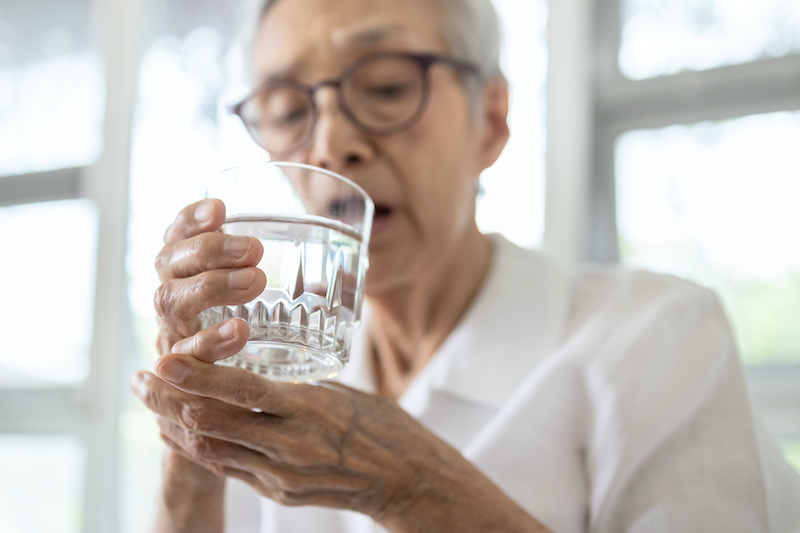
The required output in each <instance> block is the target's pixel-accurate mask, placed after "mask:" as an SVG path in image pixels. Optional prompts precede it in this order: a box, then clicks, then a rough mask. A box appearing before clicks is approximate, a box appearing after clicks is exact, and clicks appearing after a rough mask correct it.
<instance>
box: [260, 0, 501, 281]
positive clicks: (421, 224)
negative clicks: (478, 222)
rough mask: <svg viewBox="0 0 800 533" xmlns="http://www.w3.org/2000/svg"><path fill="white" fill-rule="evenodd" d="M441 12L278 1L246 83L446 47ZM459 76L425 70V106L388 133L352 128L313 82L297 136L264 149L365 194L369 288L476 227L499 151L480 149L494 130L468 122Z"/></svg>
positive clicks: (419, 5)
mask: <svg viewBox="0 0 800 533" xmlns="http://www.w3.org/2000/svg"><path fill="white" fill-rule="evenodd" d="M440 10H441V8H440V7H438V2H437V1H435V0H433V1H432V0H406V1H397V0H337V1H336V2H331V1H330V0H279V1H278V2H277V3H276V4H275V5H274V7H272V8H271V9H270V11H269V12H268V14H267V15H266V17H265V19H264V20H263V21H262V23H261V25H260V27H259V32H258V35H257V38H256V41H255V47H254V52H253V69H254V73H255V79H256V80H257V82H258V83H262V82H264V81H266V80H292V81H296V82H300V83H303V84H307V85H314V84H316V83H318V82H320V81H323V80H330V79H334V78H337V77H338V76H339V75H340V74H341V73H342V71H343V69H345V68H346V67H347V66H348V65H350V64H352V63H353V62H354V61H356V60H358V59H360V58H363V57H365V56H368V55H370V54H374V53H378V52H389V51H391V52H395V51H400V52H414V53H436V54H449V50H447V49H446V44H445V41H444V39H443V31H442V28H441V17H440ZM459 76H460V73H459V72H458V71H457V70H456V69H455V68H453V67H452V66H448V65H444V64H437V65H434V66H433V67H431V69H430V81H431V85H430V98H429V101H428V104H427V107H426V108H425V111H424V113H423V114H422V115H421V117H420V119H419V120H418V121H417V122H416V123H415V124H414V125H413V126H411V127H410V128H408V129H406V130H404V131H401V132H399V133H392V134H388V135H386V134H384V135H377V134H370V133H366V132H364V131H363V130H361V129H359V128H358V127H357V126H356V125H354V124H353V123H352V122H351V121H350V120H349V119H348V118H347V117H346V116H345V115H344V114H343V113H342V110H341V108H340V107H339V104H338V101H337V97H336V91H335V89H334V88H332V87H323V88H321V89H319V90H318V91H317V92H316V95H315V103H316V106H317V108H318V113H319V115H318V119H317V122H316V125H315V126H314V130H313V131H312V133H311V135H310V136H309V138H308V139H307V140H306V142H304V143H303V144H301V145H300V146H299V147H298V148H295V149H293V150H292V151H291V152H287V153H280V154H276V153H273V154H272V156H273V158H276V159H286V160H292V161H299V162H304V163H308V164H312V165H316V166H321V167H324V168H328V169H330V170H332V171H334V172H338V173H341V174H343V175H344V176H347V177H349V178H350V179H352V180H353V181H355V182H357V183H358V184H359V185H361V186H362V187H364V189H365V190H366V191H367V192H368V193H369V194H370V196H371V197H372V198H373V200H374V201H375V204H376V216H375V219H374V224H373V233H372V242H371V243H370V271H369V275H368V279H367V292H368V294H377V293H380V292H381V291H384V290H387V289H391V288H396V287H398V286H401V285H402V284H405V283H409V282H413V280H415V279H418V278H419V277H420V276H424V275H425V274H426V272H428V271H430V269H432V268H435V267H436V262H437V258H439V257H443V256H446V255H447V253H448V251H452V250H453V249H454V247H457V246H459V243H462V242H466V241H465V237H466V235H467V233H469V232H475V231H477V230H476V229H475V225H474V205H475V183H476V178H477V176H478V175H479V173H480V172H481V171H482V170H483V169H484V168H485V167H487V166H489V165H490V164H492V163H493V162H494V160H495V158H496V157H497V153H494V152H499V150H494V151H493V150H492V149H489V148H487V145H489V144H492V141H493V139H492V138H490V137H491V136H492V135H495V136H496V134H497V133H496V131H493V130H492V127H491V126H489V125H487V124H486V123H487V120H486V119H485V118H484V117H483V116H480V117H476V115H475V113H474V112H473V111H472V109H471V106H470V102H469V99H468V95H467V93H466V91H465V88H464V86H463V83H462V81H461V80H460V78H459ZM502 123H503V126H505V116H503V117H502ZM494 129H495V130H496V129H497V128H496V127H495V128H494ZM502 141H503V143H504V141H505V139H504V138H503V139H502ZM494 144H497V142H496V140H495V142H494Z"/></svg>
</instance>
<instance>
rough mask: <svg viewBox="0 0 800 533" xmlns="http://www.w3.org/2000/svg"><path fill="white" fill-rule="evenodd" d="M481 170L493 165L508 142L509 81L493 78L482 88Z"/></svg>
mask: <svg viewBox="0 0 800 533" xmlns="http://www.w3.org/2000/svg"><path fill="white" fill-rule="evenodd" d="M481 91H482V94H481V104H482V106H483V107H482V108H481V116H480V120H482V121H483V139H482V141H481V158H480V163H481V170H485V169H487V168H489V167H490V166H492V165H493V164H494V163H495V161H497V158H498V157H500V153H501V152H502V151H503V148H505V146H506V143H507V142H508V136H509V130H508V83H506V82H505V81H504V80H491V81H489V82H487V83H486V84H485V85H484V86H483V88H482V89H481Z"/></svg>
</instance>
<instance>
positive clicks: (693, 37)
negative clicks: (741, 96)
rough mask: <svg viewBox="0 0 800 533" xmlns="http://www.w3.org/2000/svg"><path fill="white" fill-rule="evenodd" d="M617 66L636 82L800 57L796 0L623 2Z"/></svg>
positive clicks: (799, 12)
mask: <svg viewBox="0 0 800 533" xmlns="http://www.w3.org/2000/svg"><path fill="white" fill-rule="evenodd" d="M621 10H622V35H621V46H620V51H619V66H620V70H621V71H622V73H623V74H624V75H626V76H628V77H630V78H633V79H642V78H650V77H654V76H661V75H665V74H674V73H676V72H679V71H682V70H702V69H708V68H713V67H719V66H723V65H732V64H738V63H744V62H747V61H752V60H754V59H758V58H765V57H777V56H782V55H786V54H789V53H797V52H800V2H798V1H797V0H758V1H753V2H731V1H730V0H624V1H623V2H622V3H621Z"/></svg>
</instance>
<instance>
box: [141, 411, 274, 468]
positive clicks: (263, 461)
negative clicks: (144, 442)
mask: <svg viewBox="0 0 800 533" xmlns="http://www.w3.org/2000/svg"><path fill="white" fill-rule="evenodd" d="M156 419H157V421H158V425H159V428H160V429H161V438H162V439H163V440H164V441H165V442H167V444H171V447H177V449H179V450H180V451H181V452H182V453H183V454H185V455H186V456H188V457H189V458H190V459H192V460H193V461H196V462H202V463H203V464H213V465H216V466H217V467H219V466H226V467H228V468H235V469H239V470H245V471H248V472H261V471H266V472H268V471H270V470H271V469H272V465H271V464H270V462H269V461H268V459H267V458H266V457H265V456H264V455H263V454H261V453H259V452H256V451H253V450H251V449H250V448H247V447H246V446H241V445H239V444H235V443H233V442H229V441H226V440H222V439H217V438H214V437H209V436H207V435H203V434H200V433H196V432H192V431H188V430H187V429H185V428H183V427H182V426H180V425H178V424H175V423H174V422H172V421H170V420H169V419H167V418H164V417H161V416H157V417H156Z"/></svg>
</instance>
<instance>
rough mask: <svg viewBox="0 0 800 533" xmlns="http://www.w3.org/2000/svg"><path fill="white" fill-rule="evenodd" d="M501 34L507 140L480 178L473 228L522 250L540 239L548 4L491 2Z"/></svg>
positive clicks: (538, 0)
mask: <svg viewBox="0 0 800 533" xmlns="http://www.w3.org/2000/svg"><path fill="white" fill-rule="evenodd" d="M494 3H495V6H496V7H497V11H498V14H499V15H500V21H501V24H502V25H503V29H504V30H505V40H504V44H505V49H504V53H503V58H502V61H503V68H504V70H505V73H506V76H507V77H508V79H509V83H510V85H511V108H510V114H509V126H510V128H511V138H510V139H509V142H508V146H507V147H506V149H505V151H504V152H503V154H502V155H501V156H500V159H499V160H498V161H497V163H495V165H494V166H492V167H491V168H490V169H488V170H487V171H486V172H484V173H483V176H482V177H481V185H482V187H483V191H484V193H483V195H482V196H481V197H480V198H479V200H478V213H477V218H478V225H479V226H480V228H481V230H483V231H484V232H500V233H503V234H504V235H506V236H507V237H508V238H509V239H511V240H513V241H515V242H516V243H518V244H520V245H522V246H529V247H531V246H536V245H539V244H540V243H541V241H542V237H543V235H544V177H545V166H544V158H545V92H546V91H545V83H546V78H547V42H546V28H547V4H546V2H545V1H544V0H526V1H525V2H520V1H519V0H495V2H494Z"/></svg>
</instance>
